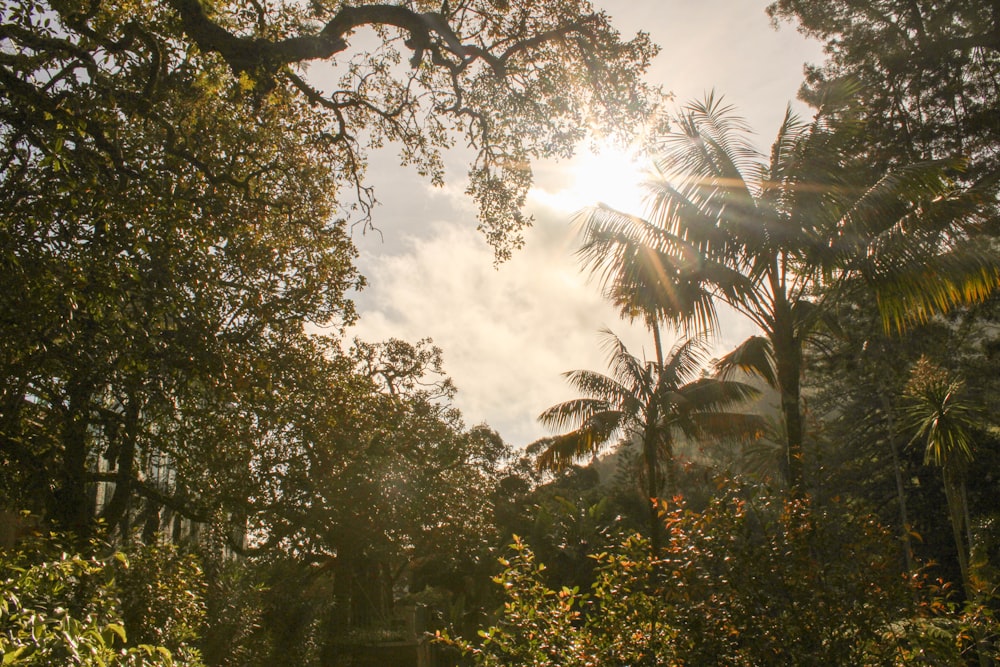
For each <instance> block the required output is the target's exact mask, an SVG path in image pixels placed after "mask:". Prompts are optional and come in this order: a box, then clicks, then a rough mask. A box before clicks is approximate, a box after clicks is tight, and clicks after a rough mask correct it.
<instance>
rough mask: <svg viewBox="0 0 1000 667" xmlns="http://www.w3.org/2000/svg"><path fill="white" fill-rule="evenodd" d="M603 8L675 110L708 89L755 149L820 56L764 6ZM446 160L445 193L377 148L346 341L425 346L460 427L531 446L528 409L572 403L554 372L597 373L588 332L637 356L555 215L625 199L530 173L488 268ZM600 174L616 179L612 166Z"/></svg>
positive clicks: (456, 174)
mask: <svg viewBox="0 0 1000 667" xmlns="http://www.w3.org/2000/svg"><path fill="white" fill-rule="evenodd" d="M604 4H605V5H606V6H607V8H608V9H609V11H610V12H611V14H612V16H615V17H616V18H618V19H620V21H619V24H620V25H621V29H622V32H623V33H624V34H628V33H630V32H634V31H635V30H639V29H643V30H648V31H650V32H651V33H652V37H653V39H654V40H655V41H658V42H659V43H661V44H662V45H663V46H664V51H663V53H662V54H661V56H660V57H659V58H658V60H657V62H656V64H655V65H654V68H653V71H652V72H651V76H652V78H653V80H654V81H661V82H662V83H663V84H664V85H665V87H666V88H668V89H672V90H674V91H675V92H676V93H677V94H678V97H679V101H686V100H687V99H689V98H690V97H691V96H698V95H700V94H701V93H702V91H705V90H709V89H712V88H715V89H716V90H717V91H718V92H719V93H724V94H726V96H727V100H728V101H729V102H731V103H734V104H736V105H737V106H738V107H739V109H740V111H741V112H742V113H743V114H744V115H745V116H746V117H747V118H748V120H749V121H750V123H751V125H752V126H753V127H755V128H757V129H758V131H759V132H760V137H758V138H759V140H760V142H761V143H762V144H763V145H762V146H761V148H762V149H763V148H766V146H767V144H768V143H769V139H770V136H771V134H772V133H773V132H774V131H775V130H776V129H777V127H778V123H779V122H780V119H781V116H782V114H783V111H784V107H785V104H786V103H787V102H788V101H789V100H791V99H793V98H794V96H795V93H796V90H797V88H798V85H799V81H800V80H801V68H802V63H803V62H804V61H806V60H813V61H815V60H818V59H819V55H820V49H819V46H818V45H815V44H809V43H807V42H805V40H804V39H803V38H802V37H801V36H800V35H797V34H796V33H795V32H794V30H793V29H791V28H790V27H784V28H783V29H782V30H781V31H780V32H774V31H773V30H771V28H770V27H769V25H768V20H767V17H766V16H765V15H764V7H765V6H766V4H767V2H764V1H761V2H750V3H746V2H742V3H741V2H735V1H734V0H704V1H703V2H699V3H689V2H678V1H676V0H674V1H671V2H664V1H663V0H636V1H635V2H632V3H612V2H610V1H608V2H606V3H604ZM650 17H654V19H653V20H650ZM720 17H724V20H721V21H720ZM452 158H455V156H454V155H449V175H448V184H449V185H448V187H447V188H445V189H434V188H430V187H429V186H428V185H427V184H426V182H425V181H422V180H421V179H420V178H419V177H417V176H416V175H415V174H414V173H413V172H412V170H409V169H403V168H400V167H399V166H398V158H397V156H396V155H395V154H394V153H392V152H391V151H386V152H385V153H384V154H382V155H376V156H373V159H372V168H371V172H370V175H371V177H372V178H371V182H372V184H374V185H375V186H376V188H377V193H378V195H379V197H380V198H381V199H382V201H383V202H384V204H383V206H381V207H380V208H378V209H377V210H376V211H375V223H376V225H377V226H378V228H379V229H380V230H381V231H382V232H383V233H384V239H385V241H384V242H381V241H380V240H379V236H378V235H367V236H364V237H360V236H359V237H357V238H356V241H357V243H358V245H359V247H360V249H361V258H360V261H359V267H360V268H361V271H362V272H363V273H364V274H365V275H366V276H367V277H368V278H369V281H370V286H369V287H368V289H366V290H365V292H364V293H362V294H361V295H360V297H359V298H358V299H357V301H358V307H359V311H360V312H361V321H360V323H359V324H358V326H357V327H356V329H355V332H354V333H355V334H356V335H359V336H361V337H362V338H365V339H368V340H381V339H385V338H387V337H390V336H395V337H400V338H405V339H407V340H411V341H415V340H418V339H420V338H424V337H428V336H430V337H432V338H433V339H434V342H435V344H437V345H439V346H440V347H441V348H442V349H443V350H444V356H445V364H446V370H447V371H448V373H449V374H450V375H451V376H452V377H453V378H454V380H455V383H456V385H457V386H458V389H459V394H458V398H457V403H458V406H459V407H460V408H461V409H462V411H463V413H464V415H465V417H466V421H467V422H469V423H476V422H479V421H487V422H488V423H489V424H490V425H491V426H493V427H494V428H496V429H497V430H499V431H500V433H501V434H502V435H503V436H504V438H505V439H507V440H508V441H509V442H510V443H512V444H514V445H524V444H527V443H528V442H530V441H532V440H534V439H536V438H538V437H540V436H541V435H544V431H543V430H542V428H541V427H540V426H539V425H538V424H537V422H535V416H536V415H537V414H538V413H539V412H541V411H542V410H543V409H545V408H547V407H549V406H550V405H552V404H554V403H557V402H560V401H563V400H567V399H569V398H573V397H574V396H573V394H572V389H571V388H570V387H569V386H568V385H567V384H566V383H565V381H564V380H563V378H562V376H561V374H562V373H563V372H564V371H567V370H572V369H577V368H589V369H594V370H603V369H604V358H603V353H602V351H601V349H600V346H599V338H598V334H597V332H598V330H599V329H600V328H602V327H610V328H612V329H613V330H614V331H615V332H616V333H618V334H619V335H621V336H622V337H623V338H624V339H625V340H626V343H627V344H628V345H629V347H630V349H631V350H632V351H633V353H635V354H638V355H640V356H642V349H643V346H644V345H645V347H646V348H647V349H649V347H650V345H649V342H648V336H647V335H646V334H645V332H642V331H640V330H637V329H630V328H629V327H628V326H627V325H626V324H623V323H621V322H619V321H618V319H617V318H616V316H615V314H614V312H613V311H612V310H611V308H610V307H609V306H608V305H607V304H606V303H604V302H603V301H602V299H601V298H600V295H599V290H598V288H597V286H596V285H593V284H587V283H586V282H585V281H584V279H583V278H582V276H581V274H580V271H579V268H578V266H577V263H576V261H575V259H574V257H573V252H574V250H575V248H576V239H575V237H574V235H573V233H572V230H571V228H570V223H569V220H570V217H571V211H568V210H556V209H557V208H559V209H568V208H572V207H574V206H581V205H584V204H586V203H590V202H587V201H585V200H584V199H585V198H586V196H587V194H589V193H591V191H592V190H593V191H595V192H594V193H593V194H594V199H595V200H596V199H601V198H603V199H608V200H610V203H611V204H613V205H618V206H623V203H622V201H615V200H614V197H615V193H617V194H619V195H621V196H622V198H623V199H624V200H626V201H627V200H628V199H629V198H630V197H631V195H630V194H629V193H628V192H627V191H626V188H625V185H624V184H622V185H619V186H614V187H612V191H611V193H610V194H608V193H602V192H596V190H597V189H598V186H599V185H602V186H603V185H606V184H604V183H602V181H604V180H609V179H601V178H600V176H599V170H598V171H594V172H593V174H592V175H591V176H590V177H589V178H592V179H594V180H591V181H590V184H589V185H588V184H587V183H585V182H582V180H585V179H581V182H578V179H577V176H578V174H577V173H576V172H574V168H575V167H573V166H571V165H572V164H577V165H579V164H580V163H581V161H583V162H585V161H587V160H591V165H592V166H594V167H600V166H601V162H600V160H599V159H598V160H596V161H595V160H594V159H593V158H586V157H585V158H582V160H580V159H578V161H577V162H576V163H562V164H557V163H552V162H547V163H543V164H541V165H538V169H537V170H536V174H537V175H538V183H539V188H538V189H537V190H536V191H535V192H533V196H532V198H531V206H532V208H533V211H532V212H533V213H534V214H535V216H536V224H535V227H534V228H532V229H531V230H529V231H528V232H527V233H526V235H525V240H526V244H525V247H524V249H522V250H521V251H519V252H516V253H515V254H514V257H513V259H511V260H510V261H509V262H507V263H506V264H504V265H502V266H500V267H499V268H498V269H494V268H493V252H492V249H491V248H489V247H488V246H487V244H486V243H485V241H484V240H483V238H482V236H481V235H480V234H479V233H478V232H476V230H475V227H476V223H475V211H474V210H473V208H472V204H471V202H470V201H469V199H468V198H467V197H466V196H465V194H464V185H463V183H462V176H463V172H462V169H461V167H459V166H457V164H456V162H457V160H453V159H452ZM608 166H609V168H610V171H613V172H615V173H616V174H618V173H619V172H621V171H622V165H620V164H618V165H608ZM720 333H721V339H722V340H721V342H720V348H721V347H724V346H732V345H733V344H734V343H737V342H739V341H740V340H742V339H743V338H745V337H746V336H747V335H749V334H750V333H752V328H751V327H750V326H749V325H748V324H747V323H746V322H744V321H742V320H740V319H738V318H735V317H731V316H727V317H724V319H723V326H722V332H720Z"/></svg>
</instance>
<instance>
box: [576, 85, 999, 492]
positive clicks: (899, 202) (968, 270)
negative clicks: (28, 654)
mask: <svg viewBox="0 0 1000 667" xmlns="http://www.w3.org/2000/svg"><path fill="white" fill-rule="evenodd" d="M834 93H835V94H831V96H830V99H829V100H828V104H826V105H825V106H824V108H823V109H822V110H821V112H820V113H819V114H817V116H816V117H815V118H814V119H813V121H812V122H811V123H804V122H803V121H801V120H800V119H798V118H797V117H796V116H795V115H794V114H792V113H791V112H790V111H789V112H787V113H786V115H785V119H784V121H783V123H782V125H781V129H780V130H779V133H778V138H777V140H776V142H775V144H774V146H773V148H772V151H771V154H770V160H769V161H765V158H764V156H762V155H761V154H759V153H758V152H757V151H756V149H754V147H753V144H752V143H751V142H750V140H749V128H748V127H747V125H746V123H745V121H743V120H742V119H741V118H740V117H739V116H737V115H735V114H734V113H733V109H732V108H731V107H728V106H725V105H724V104H723V103H722V100H721V98H716V97H715V96H714V95H709V96H708V97H707V98H706V99H705V100H704V101H703V102H695V103H691V104H689V105H688V106H687V107H685V109H684V110H683V112H682V113H681V115H680V117H679V118H678V119H677V127H678V130H677V131H676V132H674V133H672V134H670V135H668V136H667V137H665V138H664V140H663V142H662V154H661V155H660V157H659V158H658V159H657V160H656V168H657V171H658V174H659V176H658V177H657V178H655V179H654V180H653V181H652V182H651V183H650V184H649V190H650V198H649V206H650V211H649V218H648V220H643V219H641V218H635V217H633V216H623V215H622V214H619V213H618V212H616V211H613V210H612V209H609V208H607V207H597V208H592V209H589V210H587V211H586V212H584V213H582V214H581V216H580V220H581V221H582V222H583V224H584V244H583V248H582V249H581V251H580V255H581V258H582V260H583V264H584V266H585V268H587V269H589V270H590V272H591V273H592V274H593V275H595V276H596V277H598V278H599V279H600V281H601V282H602V284H603V285H604V288H605V291H606V293H607V294H608V295H609V296H610V297H611V298H612V300H613V301H614V303H615V304H616V305H618V306H619V308H620V309H622V311H623V312H625V313H627V314H629V316H631V317H636V316H638V315H640V314H641V315H642V316H643V317H644V318H645V319H646V321H647V322H649V323H650V324H652V325H654V326H655V325H656V324H657V323H659V322H662V321H670V322H673V323H676V324H679V325H681V326H683V327H685V328H686V330H687V331H701V332H709V331H714V330H715V329H716V328H717V325H718V313H717V310H716V308H717V306H718V304H719V303H725V304H728V305H729V306H731V307H732V308H733V309H735V310H736V311H737V312H739V313H741V314H743V315H744V316H746V317H747V318H748V319H749V320H750V321H752V322H753V323H754V324H756V325H757V326H758V327H759V328H760V329H761V331H762V333H763V336H760V337H755V338H753V339H751V340H750V341H748V342H747V344H745V345H744V346H743V347H741V348H740V349H739V350H737V351H734V353H733V354H732V355H729V356H728V359H727V360H725V363H726V364H728V365H729V367H739V368H742V369H744V370H756V371H759V372H760V374H761V376H762V377H764V378H765V379H766V380H767V381H768V382H769V383H770V384H772V385H773V386H775V387H776V388H778V389H779V391H780V392H781V393H782V400H781V403H782V411H783V414H784V417H785V422H786V429H785V431H786V437H787V441H786V449H787V462H788V463H787V465H788V470H787V473H788V475H789V478H790V481H791V483H792V484H793V485H795V486H796V487H798V486H801V483H802V481H803V480H802V473H801V458H802V457H801V446H802V418H801V410H800V407H799V401H800V397H799V391H800V390H799V382H800V376H801V372H802V368H801V363H802V361H801V360H802V347H803V345H804V344H805V341H806V340H807V338H808V337H809V336H810V334H811V332H812V331H813V330H814V329H815V327H816V325H817V324H818V323H820V322H822V321H823V320H824V315H823V314H824V308H823V305H824V303H823V301H821V300H820V297H819V296H818V294H819V293H820V291H821V290H822V291H823V292H824V293H825V294H827V295H834V296H835V295H836V294H837V293H838V290H839V289H840V288H841V286H845V288H846V286H848V285H851V284H853V283H854V282H855V281H864V282H866V283H868V284H869V285H871V286H872V287H874V288H875V289H876V295H877V297H878V304H879V307H880V309H881V312H882V314H883V317H884V320H885V322H886V326H887V327H889V326H896V327H902V326H905V325H906V324H907V323H908V322H912V321H914V320H921V319H926V318H927V317H929V316H930V315H931V314H933V313H937V312H942V311H944V310H947V309H948V308H950V307H952V306H954V305H956V304H960V303H968V302H971V301H976V300H980V299H983V298H985V296H986V295H988V294H989V293H990V292H991V291H992V290H993V289H994V288H995V287H996V286H997V285H998V284H1000V260H998V257H997V253H996V252H993V251H992V250H991V249H984V248H982V247H980V248H974V247H970V246H969V245H968V243H967V242H966V240H967V239H968V233H969V228H970V225H969V224H968V223H967V221H968V220H970V219H974V216H975V210H976V208H975V207H976V205H977V203H978V202H979V200H980V199H981V198H982V196H983V192H991V191H992V190H991V187H988V185H989V184H986V185H984V186H983V187H982V188H981V189H980V190H981V191H979V192H977V191H976V190H975V189H974V190H972V191H963V192H959V191H958V190H956V189H955V188H954V186H953V185H952V183H951V181H950V180H949V176H950V174H951V173H953V172H954V171H955V170H956V169H957V168H959V167H960V166H961V165H960V163H959V162H957V161H954V160H950V161H937V162H928V163H922V164H919V165H912V166H909V167H906V168H902V169H898V170H896V171H895V172H893V173H891V174H886V175H884V176H882V177H881V178H880V179H877V180H876V181H875V183H874V184H873V185H867V186H865V185H864V183H863V182H862V181H861V180H860V177H859V174H860V175H863V174H864V171H865V170H864V169H861V168H860V166H861V165H855V166H852V165H851V162H850V156H849V155H846V154H845V152H844V150H843V142H842V141H841V130H842V128H845V127H847V128H848V129H849V130H851V131H854V130H855V129H856V127H855V126H853V125H852V124H851V123H850V122H845V119H847V121H849V120H850V118H851V113H850V109H849V108H845V107H844V105H843V101H842V100H843V99H844V98H845V97H847V96H849V95H850V93H851V90H850V87H849V86H845V87H844V88H843V90H838V91H834ZM834 120H835V121H836V122H834ZM828 298H829V297H828ZM765 348H769V349H765Z"/></svg>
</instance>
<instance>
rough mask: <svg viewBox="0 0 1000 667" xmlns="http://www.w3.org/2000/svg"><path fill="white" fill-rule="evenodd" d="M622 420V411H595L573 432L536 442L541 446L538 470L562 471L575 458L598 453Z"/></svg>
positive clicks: (578, 458)
mask: <svg viewBox="0 0 1000 667" xmlns="http://www.w3.org/2000/svg"><path fill="white" fill-rule="evenodd" d="M621 421H622V419H621V413H617V412H615V411H608V412H604V413H598V414H595V415H593V416H592V417H591V418H590V419H589V420H587V422H586V423H585V424H584V425H582V426H581V427H580V428H578V429H576V430H574V431H570V432H569V433H565V434H563V435H557V436H553V437H551V438H543V439H542V440H540V441H538V442H537V443H536V446H541V447H543V449H542V451H541V452H540V453H539V454H538V458H537V459H536V461H535V465H536V466H537V467H538V468H539V469H540V470H561V469H562V468H564V467H566V466H567V465H569V464H571V463H573V462H574V461H578V460H580V459H581V458H584V457H587V456H594V455H596V454H598V453H599V452H600V451H601V449H602V448H603V447H605V446H606V445H607V444H608V443H609V442H610V441H611V440H612V439H613V438H614V436H615V434H616V433H618V432H619V431H620V429H621Z"/></svg>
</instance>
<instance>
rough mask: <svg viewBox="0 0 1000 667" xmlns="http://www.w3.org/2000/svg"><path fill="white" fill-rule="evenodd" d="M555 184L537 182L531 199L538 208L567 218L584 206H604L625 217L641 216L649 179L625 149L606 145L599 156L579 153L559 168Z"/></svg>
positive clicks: (602, 147)
mask: <svg viewBox="0 0 1000 667" xmlns="http://www.w3.org/2000/svg"><path fill="white" fill-rule="evenodd" d="M559 166H560V167H561V169H560V178H559V179H553V180H558V182H557V183H554V184H546V183H544V182H542V180H543V179H541V178H540V179H539V183H538V185H537V186H536V187H535V188H534V189H533V190H532V193H531V195H532V197H533V198H534V199H535V200H536V201H538V202H539V203H540V204H543V205H545V206H548V207H551V208H553V209H555V210H557V211H564V212H566V213H568V214H571V213H574V212H576V211H579V210H580V209H582V208H584V207H586V206H593V205H594V204H598V203H604V204H607V205H608V206H611V207H613V208H616V209H618V210H620V211H623V212H626V213H632V214H635V215H639V214H641V213H642V208H643V206H642V202H643V196H644V190H643V188H642V183H643V181H645V180H646V179H647V178H648V176H647V173H646V170H645V167H644V166H643V164H642V163H641V162H640V161H639V160H638V159H637V158H636V156H635V154H634V153H633V152H631V151H629V150H627V149H622V148H620V147H616V146H613V145H611V144H606V145H603V146H600V147H599V149H598V152H596V153H595V152H591V151H589V150H587V149H582V150H581V151H580V153H579V154H578V155H577V156H576V157H574V158H573V159H572V160H570V161H569V162H566V163H562V164H561V165H559Z"/></svg>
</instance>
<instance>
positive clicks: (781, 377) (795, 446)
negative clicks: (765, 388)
mask: <svg viewBox="0 0 1000 667" xmlns="http://www.w3.org/2000/svg"><path fill="white" fill-rule="evenodd" d="M771 344H772V346H773V347H774V361H775V365H776V366H777V374H778V387H779V390H780V391H781V415H782V417H783V418H784V421H785V438H786V440H785V466H784V468H785V475H786V479H787V481H788V486H789V489H790V490H791V493H792V495H801V494H803V493H804V492H805V467H804V464H803V452H802V441H803V427H802V409H801V395H802V385H801V374H802V350H801V347H800V345H799V342H798V341H797V340H796V339H795V334H794V332H793V330H792V327H791V324H787V325H786V324H784V323H782V322H781V321H780V320H779V319H778V318H776V321H775V331H774V334H773V336H772V338H771Z"/></svg>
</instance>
